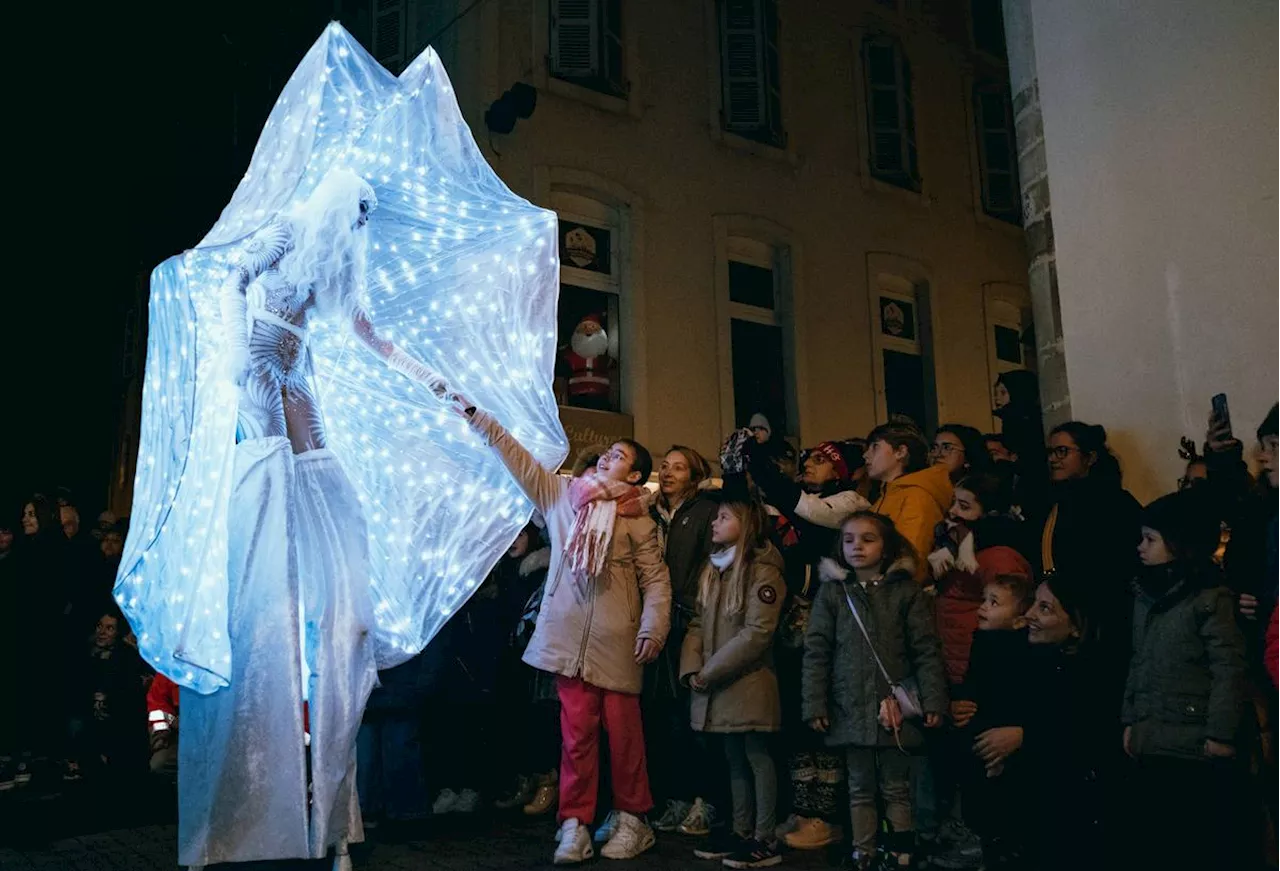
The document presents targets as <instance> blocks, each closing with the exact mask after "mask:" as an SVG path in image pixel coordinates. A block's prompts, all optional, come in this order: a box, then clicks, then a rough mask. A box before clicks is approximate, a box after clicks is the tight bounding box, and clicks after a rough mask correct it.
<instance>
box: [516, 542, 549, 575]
mask: <svg viewBox="0 0 1280 871" xmlns="http://www.w3.org/2000/svg"><path fill="white" fill-rule="evenodd" d="M550 567H551V548H549V547H543V548H539V549H538V550H535V551H530V552H529V553H527V554H525V555H524V557H522V558H521V560H520V567H519V568H518V569H517V571H519V572H520V577H522V578H527V577H529V575H531V574H533V573H534V572H539V571H546V570H547V569H549V568H550Z"/></svg>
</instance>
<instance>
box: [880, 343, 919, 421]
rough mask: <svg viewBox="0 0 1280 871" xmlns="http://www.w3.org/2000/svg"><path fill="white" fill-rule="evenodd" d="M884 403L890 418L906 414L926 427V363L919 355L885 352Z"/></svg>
mask: <svg viewBox="0 0 1280 871" xmlns="http://www.w3.org/2000/svg"><path fill="white" fill-rule="evenodd" d="M884 401H885V407H886V409H887V410H888V412H889V414H905V415H907V416H908V417H910V418H911V419H912V420H914V421H915V422H916V423H917V424H919V425H920V426H924V425H925V422H926V418H925V413H924V360H923V359H922V358H921V357H920V355H919V354H904V353H902V352H901V351H890V350H886V351H885V352H884Z"/></svg>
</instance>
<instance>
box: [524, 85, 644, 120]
mask: <svg viewBox="0 0 1280 871" xmlns="http://www.w3.org/2000/svg"><path fill="white" fill-rule="evenodd" d="M547 91H548V92H550V93H552V94H555V95H556V96H557V97H564V98H565V99H566V100H573V101H575V102H578V103H585V104H586V105H588V106H591V107H592V108H594V109H599V110H600V111H602V112H610V113H612V114H614V115H630V116H631V117H633V118H639V117H640V106H639V104H638V103H636V101H635V100H634V99H633V98H632V96H627V97H615V96H614V95H612V94H606V93H603V92H602V91H597V90H595V89H593V88H588V87H587V86H586V85H578V84H575V83H573V82H571V81H569V80H567V79H558V78H556V77H555V76H548V77H547ZM632 93H633V94H634V91H633V92H632Z"/></svg>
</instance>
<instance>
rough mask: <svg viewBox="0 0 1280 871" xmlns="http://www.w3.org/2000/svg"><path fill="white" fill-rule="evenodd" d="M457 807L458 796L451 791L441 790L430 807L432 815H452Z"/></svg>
mask: <svg viewBox="0 0 1280 871" xmlns="http://www.w3.org/2000/svg"><path fill="white" fill-rule="evenodd" d="M457 806H458V794H457V793H456V792H454V791H453V790H452V789H442V790H440V794H439V795H437V796H436V800H435V802H434V803H433V804H432V805H431V812H432V813H433V814H447V813H452V812H453V811H454V810H455V809H456V808H457Z"/></svg>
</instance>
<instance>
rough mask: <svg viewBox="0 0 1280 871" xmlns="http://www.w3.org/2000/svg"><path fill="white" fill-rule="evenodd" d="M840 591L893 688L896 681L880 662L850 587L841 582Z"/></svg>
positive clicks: (881, 670)
mask: <svg viewBox="0 0 1280 871" xmlns="http://www.w3.org/2000/svg"><path fill="white" fill-rule="evenodd" d="M840 590H841V592H843V593H844V600H845V601H846V602H848V603H849V613H851V614H853V622H855V623H857V624H858V629H859V630H860V631H861V632H862V637H863V638H865V639H866V640H867V647H870V648H871V656H872V658H873V659H875V661H876V665H877V666H879V668H880V673H881V674H882V675H884V679H885V683H887V684H889V686H893V685H894V683H895V681H894V679H893V678H891V677H889V670H888V669H887V668H885V667H884V663H883V662H881V661H880V654H879V653H877V652H876V646H875V645H874V644H873V643H871V635H870V634H868V632H867V627H866V626H864V625H863V623H862V616H861V615H860V614H859V613H858V609H857V607H856V606H854V604H853V597H852V596H850V595H849V585H848V584H847V583H846V582H844V581H841V582H840Z"/></svg>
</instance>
